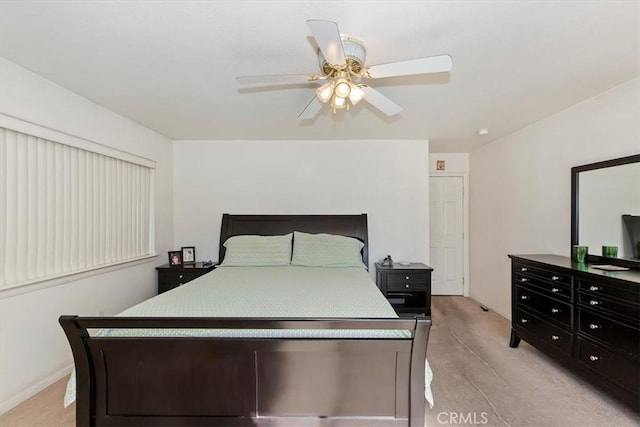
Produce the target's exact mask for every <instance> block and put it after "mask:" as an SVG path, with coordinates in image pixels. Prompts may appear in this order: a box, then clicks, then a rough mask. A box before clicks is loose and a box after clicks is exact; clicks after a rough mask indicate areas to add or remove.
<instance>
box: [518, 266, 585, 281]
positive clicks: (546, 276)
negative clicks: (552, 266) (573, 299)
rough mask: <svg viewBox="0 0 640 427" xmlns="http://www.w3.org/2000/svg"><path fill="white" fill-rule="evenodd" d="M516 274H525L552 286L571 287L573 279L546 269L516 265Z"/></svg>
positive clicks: (567, 275)
mask: <svg viewBox="0 0 640 427" xmlns="http://www.w3.org/2000/svg"><path fill="white" fill-rule="evenodd" d="M513 269H514V273H520V274H524V275H527V276H530V277H535V278H538V279H542V280H545V281H547V282H549V283H550V284H554V283H556V284H563V285H566V286H571V284H572V280H573V277H572V276H571V275H569V274H564V273H558V272H557V271H551V270H545V269H544V268H539V267H531V266H530V265H526V264H520V263H514V264H513Z"/></svg>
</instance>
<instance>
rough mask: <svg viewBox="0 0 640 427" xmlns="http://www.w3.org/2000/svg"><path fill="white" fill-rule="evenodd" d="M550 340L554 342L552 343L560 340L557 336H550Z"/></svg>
mask: <svg viewBox="0 0 640 427" xmlns="http://www.w3.org/2000/svg"><path fill="white" fill-rule="evenodd" d="M551 339H552V340H554V341H558V340H559V339H560V337H559V336H557V335H551Z"/></svg>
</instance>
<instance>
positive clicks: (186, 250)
mask: <svg viewBox="0 0 640 427" xmlns="http://www.w3.org/2000/svg"><path fill="white" fill-rule="evenodd" d="M181 250H182V263H183V264H195V263H196V247H195V246H183V247H182V248H181Z"/></svg>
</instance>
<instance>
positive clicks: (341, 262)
mask: <svg viewBox="0 0 640 427" xmlns="http://www.w3.org/2000/svg"><path fill="white" fill-rule="evenodd" d="M363 247H364V243H362V242H361V241H360V240H358V239H354V238H352V237H346V236H337V235H334V234H308V233H302V232H299V231H295V232H294V233H293V255H292V257H291V265H301V266H307V267H360V268H366V267H365V265H364V264H363V262H362V254H361V253H360V251H361V250H362V248H363Z"/></svg>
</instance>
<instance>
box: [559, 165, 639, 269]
mask: <svg viewBox="0 0 640 427" xmlns="http://www.w3.org/2000/svg"><path fill="white" fill-rule="evenodd" d="M630 163H640V154H634V155H632V156H627V157H620V158H617V159H611V160H605V161H603V162H596V163H589V164H587V165H582V166H575V167H572V168H571V248H570V251H569V253H571V250H572V249H573V245H577V244H578V237H579V236H578V227H579V219H580V218H579V212H580V210H579V208H580V206H579V204H580V202H579V199H580V173H581V172H586V171H590V170H595V169H603V168H610V167H613V166H621V165H627V164H630ZM587 262H589V263H607V264H613V265H618V266H621V267H628V268H633V269H640V260H634V259H628V258H605V257H602V256H600V255H593V254H587Z"/></svg>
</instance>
